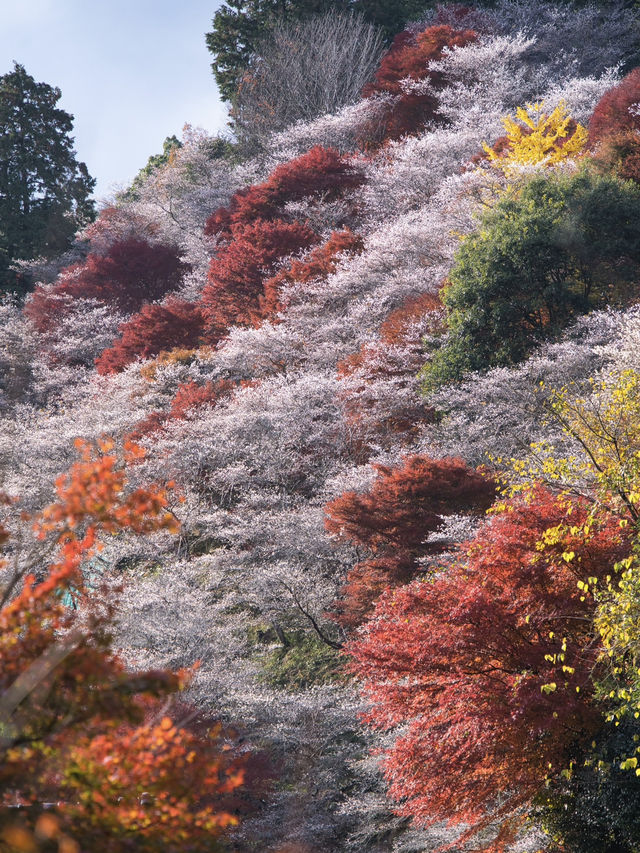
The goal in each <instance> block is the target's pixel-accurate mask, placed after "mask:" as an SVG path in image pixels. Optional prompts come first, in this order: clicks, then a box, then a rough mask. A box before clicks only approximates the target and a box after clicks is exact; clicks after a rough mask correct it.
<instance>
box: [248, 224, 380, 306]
mask: <svg viewBox="0 0 640 853" xmlns="http://www.w3.org/2000/svg"><path fill="white" fill-rule="evenodd" d="M363 248H364V241H363V240H362V237H360V236H358V235H357V234H354V233H353V231H351V229H350V228H345V229H343V230H342V231H333V232H332V233H331V235H330V237H329V239H328V240H327V241H326V243H323V244H322V246H318V248H316V249H313V250H312V251H311V252H310V253H309V254H308V255H306V256H305V257H304V258H295V259H294V260H293V261H291V263H290V264H289V266H288V267H285V268H284V269H282V270H281V271H280V272H278V273H277V274H276V275H274V276H272V277H271V278H269V279H267V281H265V283H264V298H263V299H261V301H260V307H261V312H262V314H263V316H265V317H272V316H273V315H274V314H277V313H278V312H279V311H282V309H283V307H284V306H283V305H282V303H281V301H280V292H281V290H282V288H283V286H285V285H287V284H293V283H294V282H297V283H299V284H306V283H307V282H309V281H314V280H321V279H324V278H327V277H328V276H329V275H331V274H332V273H334V272H335V271H336V269H337V267H338V263H339V261H340V258H342V257H343V256H344V255H359V254H360V253H361V252H362V250H363Z"/></svg>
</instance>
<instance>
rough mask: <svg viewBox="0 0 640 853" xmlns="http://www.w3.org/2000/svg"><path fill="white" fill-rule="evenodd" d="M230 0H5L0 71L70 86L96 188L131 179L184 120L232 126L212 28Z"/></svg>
mask: <svg viewBox="0 0 640 853" xmlns="http://www.w3.org/2000/svg"><path fill="white" fill-rule="evenodd" d="M220 5H221V0H177V2H176V0H0V74H5V73H7V72H8V71H11V69H12V68H13V62H14V60H15V61H16V62H18V63H20V64H21V65H24V66H25V68H26V70H27V72H28V73H29V74H31V75H32V77H35V79H36V80H37V81H38V82H44V83H49V84H50V85H52V86H58V87H59V88H60V89H61V90H62V99H61V101H60V106H62V108H63V109H65V110H67V112H70V113H72V114H73V115H74V117H75V120H74V136H75V148H76V151H77V154H78V159H80V160H84V162H85V163H86V164H87V167H88V169H89V172H90V174H91V175H92V176H93V177H94V178H97V181H98V183H97V186H96V191H95V195H96V198H98V199H105V198H108V197H109V196H110V195H111V194H112V193H113V191H114V190H115V189H117V188H120V187H122V186H123V185H126V184H127V183H128V182H129V181H130V180H131V179H132V178H133V177H134V175H135V174H136V172H137V171H138V169H139V168H140V167H141V166H143V165H144V164H145V163H146V161H147V158H148V157H149V155H150V154H156V153H159V152H160V151H162V142H163V140H164V139H165V137H166V136H170V135H171V134H174V133H175V134H176V135H177V136H180V135H181V132H182V127H183V126H184V124H185V123H189V124H191V125H194V126H198V127H204V128H205V129H206V130H208V131H209V132H212V133H214V132H216V131H218V130H224V129H225V125H226V120H227V119H226V108H225V107H224V105H223V104H221V103H220V100H219V97H218V92H217V89H216V86H215V82H214V79H213V75H212V74H211V69H210V62H211V56H210V54H209V52H208V51H207V49H206V46H205V43H204V34H205V33H206V32H208V31H209V30H210V29H211V19H212V17H213V14H214V12H215V10H216V9H217V8H218V7H219V6H220Z"/></svg>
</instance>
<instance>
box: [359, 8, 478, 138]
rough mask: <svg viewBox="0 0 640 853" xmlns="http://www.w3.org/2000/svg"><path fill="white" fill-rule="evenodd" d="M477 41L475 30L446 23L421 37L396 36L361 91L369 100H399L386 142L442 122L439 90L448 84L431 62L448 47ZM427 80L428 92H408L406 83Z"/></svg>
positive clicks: (390, 117)
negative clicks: (374, 97) (431, 68)
mask: <svg viewBox="0 0 640 853" xmlns="http://www.w3.org/2000/svg"><path fill="white" fill-rule="evenodd" d="M476 39H477V35H476V34H475V32H473V30H455V29H453V28H452V27H450V26H448V25H446V24H445V25H442V24H441V25H439V26H435V27H427V29H426V30H424V31H423V32H421V33H419V34H418V35H416V34H415V33H412V32H410V31H407V30H405V31H404V32H402V33H399V34H398V35H397V36H396V37H395V39H394V40H393V43H392V45H391V47H390V49H389V51H388V52H387V53H386V54H385V55H384V56H383V58H382V61H381V63H380V68H379V69H378V71H377V73H376V76H375V78H374V79H373V81H372V82H371V83H368V84H367V85H366V86H365V88H364V89H363V91H362V94H363V96H364V97H366V98H368V97H371V96H372V95H376V94H380V93H386V94H389V95H395V96H397V98H398V100H397V101H396V102H395V104H394V105H393V106H392V107H391V108H390V111H389V114H388V116H387V119H386V122H385V129H384V138H385V140H389V139H399V138H400V137H401V136H405V135H406V134H408V133H415V132H416V131H417V130H419V129H420V128H421V127H423V126H424V125H425V123H426V122H428V121H438V120H440V116H439V115H438V96H437V91H438V90H439V89H442V88H443V86H444V85H445V82H446V81H445V78H444V76H443V75H442V74H441V73H440V72H434V71H429V63H430V62H432V61H434V60H438V59H441V58H442V55H443V51H444V49H445V48H453V47H463V46H464V45H467V44H471V43H472V42H474V41H476ZM427 79H428V81H429V85H430V91H429V92H424V93H421V92H420V91H416V92H412V91H410V90H409V91H407V88H406V83H405V82H404V81H407V80H409V81H413V82H416V83H417V82H419V81H421V80H427ZM433 90H435V91H433Z"/></svg>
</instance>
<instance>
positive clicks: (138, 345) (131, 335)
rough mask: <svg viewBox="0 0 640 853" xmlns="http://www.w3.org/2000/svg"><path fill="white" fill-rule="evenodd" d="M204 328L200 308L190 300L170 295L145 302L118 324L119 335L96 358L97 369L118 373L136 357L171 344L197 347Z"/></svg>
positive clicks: (99, 371)
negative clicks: (151, 301)
mask: <svg viewBox="0 0 640 853" xmlns="http://www.w3.org/2000/svg"><path fill="white" fill-rule="evenodd" d="M204 328H205V321H204V316H203V312H202V311H201V309H200V307H199V306H198V305H196V304H195V303H193V302H185V301H184V300H181V299H177V298H175V297H169V298H168V299H167V300H166V301H165V302H162V303H161V304H149V305H145V306H143V308H142V310H141V311H140V312H139V313H138V314H134V316H133V317H131V319H130V320H127V321H126V322H125V323H123V324H122V326H120V338H119V339H118V340H117V341H115V342H114V343H113V345H112V346H111V347H110V348H109V349H106V350H105V351H104V352H103V353H102V355H100V356H99V357H98V358H97V359H96V367H97V369H98V373H102V374H106V373H118V372H120V371H121V370H124V368H125V367H126V366H127V365H128V364H131V363H132V362H134V361H136V360H137V359H144V358H151V357H152V356H155V355H158V353H160V352H164V351H165V350H170V349H173V348H174V347H191V348H193V347H197V346H198V344H199V343H200V341H201V338H202V336H203V333H204Z"/></svg>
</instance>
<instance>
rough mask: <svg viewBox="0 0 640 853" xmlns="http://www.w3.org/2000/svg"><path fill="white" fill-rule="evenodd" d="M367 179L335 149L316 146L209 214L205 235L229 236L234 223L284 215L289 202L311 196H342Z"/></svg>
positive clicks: (332, 197) (324, 197)
mask: <svg viewBox="0 0 640 853" xmlns="http://www.w3.org/2000/svg"><path fill="white" fill-rule="evenodd" d="M364 180H365V177H364V173H363V172H362V170H361V169H359V168H358V167H357V166H355V165H354V164H353V163H352V162H351V161H350V160H348V159H346V158H345V157H343V156H342V155H341V154H340V153H339V152H338V151H336V150H335V149H334V148H323V147H322V146H321V145H316V146H314V147H313V148H312V149H311V150H310V151H308V152H307V153H306V154H303V155H302V156H300V157H296V158H295V159H294V160H290V161H289V162H288V163H283V164H282V165H280V166H278V167H277V168H276V169H274V171H273V172H272V173H271V174H270V175H269V177H268V178H267V180H266V181H264V182H263V183H261V184H255V185H254V186H251V187H248V188H246V189H242V190H238V192H236V193H235V194H234V195H233V197H232V199H231V201H230V203H229V205H228V207H221V208H219V209H218V210H217V211H215V213H213V214H212V215H211V216H210V217H209V219H208V220H207V224H206V226H205V234H208V235H210V236H213V235H218V236H222V237H230V236H231V232H232V230H233V228H234V226H238V225H249V224H251V223H252V222H253V221H254V220H256V219H278V218H281V217H282V216H283V212H284V205H285V204H286V203H287V202H292V201H300V200H301V199H303V198H308V197H310V196H313V197H317V198H323V199H326V200H331V199H335V198H339V197H340V196H341V195H342V194H343V193H344V192H345V191H347V190H350V189H354V188H355V187H359V186H360V185H361V184H363V183H364Z"/></svg>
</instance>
